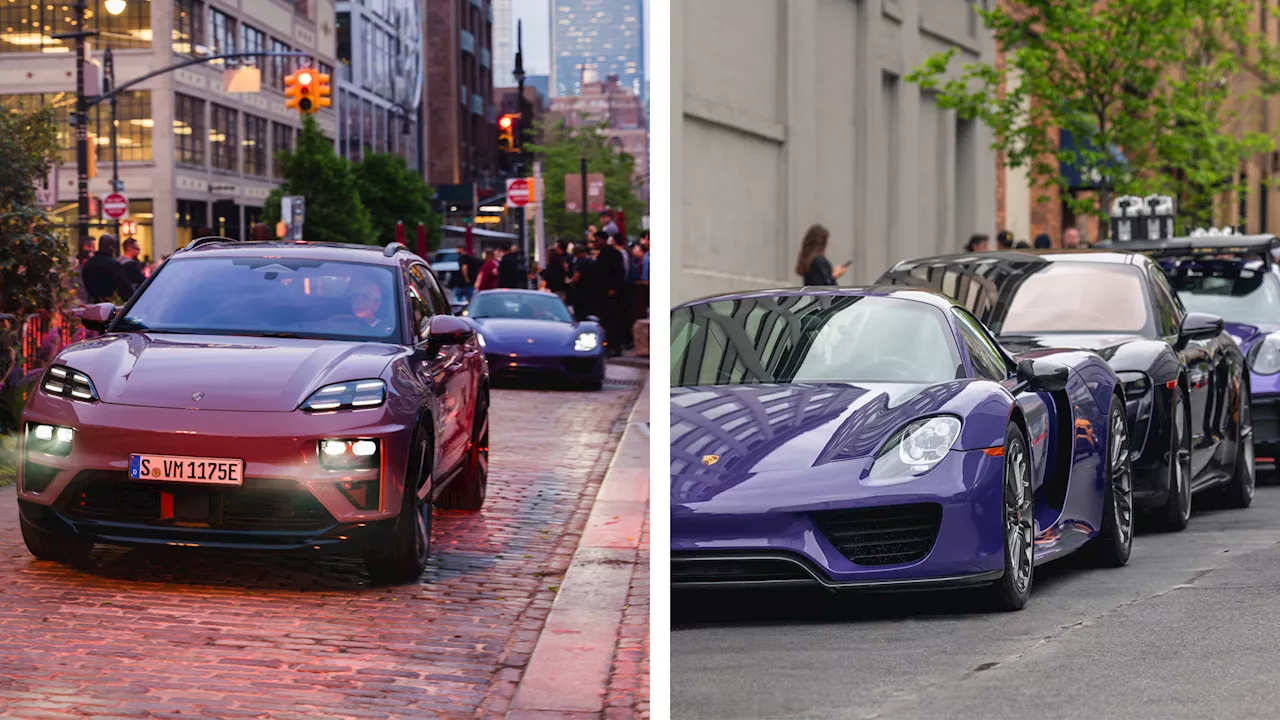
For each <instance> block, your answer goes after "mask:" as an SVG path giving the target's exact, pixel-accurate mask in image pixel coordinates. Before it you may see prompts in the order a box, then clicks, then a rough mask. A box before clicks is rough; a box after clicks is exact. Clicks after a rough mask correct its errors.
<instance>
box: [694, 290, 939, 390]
mask: <svg viewBox="0 0 1280 720" xmlns="http://www.w3.org/2000/svg"><path fill="white" fill-rule="evenodd" d="M958 377H964V368H963V366H962V365H961V364H960V358H959V355H958V353H957V350H956V346H955V336H954V335H953V334H952V332H951V327H950V325H948V324H947V320H946V317H945V316H944V315H943V314H942V312H941V311H940V310H938V309H937V308H934V307H931V306H929V305H925V304H923V303H919V302H915V301H912V300H902V299H898V298H887V297H867V296H832V295H797V296H791V297H785V296H783V297H767V298H747V299H742V300H722V301H715V302H708V303H702V304H698V305H693V306H691V307H687V308H682V309H680V310H676V311H674V312H673V313H672V314H671V384H672V386H673V387H690V386H694V385H753V384H762V383H801V382H913V383H935V382H943V381H946V380H954V379H956V378H958Z"/></svg>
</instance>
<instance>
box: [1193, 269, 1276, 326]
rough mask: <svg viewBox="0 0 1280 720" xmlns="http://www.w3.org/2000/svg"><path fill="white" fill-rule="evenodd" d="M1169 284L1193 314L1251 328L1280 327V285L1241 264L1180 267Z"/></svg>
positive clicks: (1270, 275) (1273, 277)
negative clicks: (1216, 317) (1214, 317)
mask: <svg viewBox="0 0 1280 720" xmlns="http://www.w3.org/2000/svg"><path fill="white" fill-rule="evenodd" d="M1169 281H1170V282H1171V283H1173V287H1174V289H1175V290H1177V291H1178V298H1179V299H1180V300H1182V304H1183V305H1185V306H1186V308H1187V310H1190V311H1191V312H1202V313H1210V314H1213V315H1218V316H1221V317H1223V318H1225V319H1227V320H1229V321H1231V322H1238V323H1248V324H1250V325H1274V324H1276V323H1280V281H1278V280H1277V278H1276V276H1275V275H1273V274H1272V273H1270V272H1267V271H1266V270H1264V269H1261V268H1249V267H1244V266H1242V265H1241V263H1239V262H1234V263H1232V262H1214V263H1206V262H1194V263H1180V264H1178V266H1177V267H1176V268H1170V272H1169Z"/></svg>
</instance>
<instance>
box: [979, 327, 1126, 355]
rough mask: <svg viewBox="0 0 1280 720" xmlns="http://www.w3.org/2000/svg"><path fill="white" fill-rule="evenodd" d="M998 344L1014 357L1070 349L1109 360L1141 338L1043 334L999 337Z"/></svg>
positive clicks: (1110, 335)
mask: <svg viewBox="0 0 1280 720" xmlns="http://www.w3.org/2000/svg"><path fill="white" fill-rule="evenodd" d="M998 339H999V340H1000V344H1001V345H1003V346H1004V348H1005V349H1006V350H1008V351H1009V352H1010V353H1012V354H1014V355H1021V354H1023V353H1028V352H1033V351H1036V350H1046V349H1050V348H1070V349H1073V350H1093V351H1094V352H1096V353H1098V354H1099V355H1101V356H1102V359H1103V360H1110V359H1111V357H1112V356H1113V355H1115V353H1116V350H1117V349H1118V348H1120V347H1121V346H1122V345H1125V344H1127V343H1131V342H1133V341H1135V340H1142V339H1143V337H1142V336H1141V335H1138V334H1136V333H1044V334H1042V335H1034V334H1027V335H1001V336H999V338H998Z"/></svg>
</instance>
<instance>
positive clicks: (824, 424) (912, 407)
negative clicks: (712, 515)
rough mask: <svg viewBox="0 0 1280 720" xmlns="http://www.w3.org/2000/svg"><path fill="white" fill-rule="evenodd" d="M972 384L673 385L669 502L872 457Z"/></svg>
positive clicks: (682, 501) (702, 499) (697, 498)
mask: <svg viewBox="0 0 1280 720" xmlns="http://www.w3.org/2000/svg"><path fill="white" fill-rule="evenodd" d="M971 382H972V381H970V380H956V381H952V382H945V383H939V384H934V385H929V384H899V383H872V384H866V385H854V384H846V383H824V384H797V385H720V386H700V387H689V388H672V392H671V479H672V482H671V502H672V504H675V505H679V504H687V503H699V502H706V501H708V500H711V499H712V498H714V497H715V496H716V495H718V494H720V493H721V492H724V491H727V490H729V489H731V488H733V487H735V486H736V485H738V484H740V483H742V482H744V481H745V480H747V479H749V478H751V477H756V476H760V475H763V474H769V473H777V474H779V475H787V474H789V473H795V472H796V471H803V470H805V469H807V468H810V467H812V466H814V465H815V464H819V463H822V462H827V461H830V460H833V459H837V456H839V457H840V458H842V459H843V458H868V457H870V456H873V455H874V454H875V453H876V452H877V451H878V450H879V449H880V447H881V446H882V445H883V444H884V442H885V440H887V439H888V438H889V436H890V435H891V434H892V433H894V432H895V431H897V430H898V429H899V428H901V427H902V426H903V425H905V424H907V423H908V422H910V421H911V420H913V419H915V418H917V417H920V416H924V415H930V414H933V413H936V412H938V411H939V410H941V409H942V408H943V407H944V406H945V405H947V403H948V402H949V401H951V400H952V399H953V398H955V397H956V396H957V395H959V394H960V393H961V392H962V391H963V389H964V388H965V387H967V386H968V385H969V384H970V383H971ZM782 483H783V485H786V483H787V481H782ZM780 489H781V490H784V491H785V487H783V488H780Z"/></svg>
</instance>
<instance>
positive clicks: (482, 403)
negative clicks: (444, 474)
mask: <svg viewBox="0 0 1280 720" xmlns="http://www.w3.org/2000/svg"><path fill="white" fill-rule="evenodd" d="M488 493H489V395H488V393H487V392H486V393H484V394H482V395H481V396H480V399H479V401H478V402H477V403H476V412H475V416H474V418H473V420H472V421H471V445H470V446H469V447H468V448H467V466H466V468H464V469H463V471H462V473H461V474H460V475H458V477H456V478H454V479H453V482H451V483H449V485H448V486H447V487H446V488H445V489H444V492H442V493H440V498H439V501H438V504H439V505H440V507H441V508H444V509H446V510H470V511H476V510H479V509H480V508H481V507H483V506H484V500H485V497H486V496H487V495H488Z"/></svg>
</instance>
